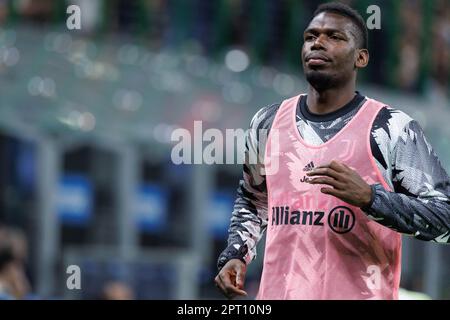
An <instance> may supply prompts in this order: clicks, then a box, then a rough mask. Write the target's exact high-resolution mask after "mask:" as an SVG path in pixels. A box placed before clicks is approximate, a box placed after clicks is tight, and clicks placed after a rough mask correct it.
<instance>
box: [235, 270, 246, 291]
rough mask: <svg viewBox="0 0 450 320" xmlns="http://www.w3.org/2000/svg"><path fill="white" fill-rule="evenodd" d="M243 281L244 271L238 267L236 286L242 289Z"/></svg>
mask: <svg viewBox="0 0 450 320" xmlns="http://www.w3.org/2000/svg"><path fill="white" fill-rule="evenodd" d="M244 283H245V271H244V270H242V268H241V267H238V270H237V274H236V286H237V287H238V289H243V288H244ZM244 292H245V291H244Z"/></svg>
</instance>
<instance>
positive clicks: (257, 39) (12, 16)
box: [0, 0, 450, 95]
mask: <svg viewBox="0 0 450 320" xmlns="http://www.w3.org/2000/svg"><path fill="white" fill-rule="evenodd" d="M319 2H320V1H315V0H314V1H313V0H301V1H293V0H265V1H253V0H252V1H250V0H189V1H181V0H135V1H128V0H108V1H105V0H73V1H66V2H64V1H59V0H2V1H1V2H0V22H1V23H3V24H5V23H10V24H15V23H21V22H34V23H38V24H41V25H52V24H62V23H64V22H65V19H66V18H67V14H66V11H65V10H66V7H67V5H68V4H78V5H79V6H80V8H81V12H82V31H83V32H87V33H96V34H97V33H100V34H104V35H105V34H111V33H116V32H124V33H129V34H131V35H133V36H137V37H139V38H140V39H142V40H143V41H145V42H146V43H147V44H148V46H149V47H151V48H153V49H158V48H162V47H179V46H194V47H196V48H197V49H198V50H199V51H200V52H201V53H203V54H206V55H208V56H211V57H217V56H220V54H222V53H223V51H224V50H226V49H227V48H230V47H239V48H242V49H244V50H246V51H248V52H249V54H250V55H251V56H252V58H253V61H254V62H257V63H260V64H270V65H273V64H278V65H284V66H286V67H288V68H289V67H291V68H296V69H298V68H299V67H300V66H299V65H300V61H299V57H298V54H299V47H300V45H301V39H302V31H303V29H304V28H305V26H306V24H307V23H308V17H310V16H311V14H312V12H313V11H314V9H315V8H316V7H317V5H318V4H319ZM322 2H323V1H322ZM342 2H346V3H348V4H351V5H353V6H354V7H355V8H356V9H358V10H359V11H360V12H361V14H362V15H363V17H366V18H368V17H369V14H368V13H366V10H367V7H368V6H370V5H378V6H379V7H380V8H381V22H382V24H381V30H371V31H370V34H369V36H370V44H371V48H370V49H371V54H372V58H373V59H372V63H371V65H370V67H369V70H368V72H367V74H364V75H363V78H364V79H365V80H367V81H369V82H372V83H376V84H380V85H384V86H389V87H392V88H396V89H402V90H405V91H413V92H422V93H423V92H429V91H435V89H436V90H437V92H439V93H441V94H443V95H447V94H448V92H449V79H450V66H449V61H450V5H449V2H448V0H387V1H381V0H374V1H368V0H359V1H355V0H344V1H342Z"/></svg>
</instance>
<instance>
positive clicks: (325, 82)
mask: <svg viewBox="0 0 450 320" xmlns="http://www.w3.org/2000/svg"><path fill="white" fill-rule="evenodd" d="M305 77H306V80H307V81H308V83H309V84H310V85H311V86H312V87H313V88H314V89H316V91H318V92H322V91H325V90H327V89H330V88H336V87H338V86H339V83H341V81H340V79H338V77H337V76H335V75H333V74H328V73H326V72H321V71H317V70H308V71H307V72H306V73H305Z"/></svg>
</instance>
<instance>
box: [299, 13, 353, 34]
mask: <svg viewBox="0 0 450 320" xmlns="http://www.w3.org/2000/svg"><path fill="white" fill-rule="evenodd" d="M353 28H354V25H353V22H352V21H351V20H350V19H349V18H347V17H344V16H342V15H340V14H337V13H332V12H322V13H320V14H318V15H317V16H315V17H314V19H313V20H312V21H311V22H310V23H309V26H308V27H307V28H306V30H310V29H333V30H339V31H342V32H349V33H350V32H352V31H353Z"/></svg>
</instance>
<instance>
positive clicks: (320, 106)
mask: <svg viewBox="0 0 450 320" xmlns="http://www.w3.org/2000/svg"><path fill="white" fill-rule="evenodd" d="M355 90H356V86H355V83H349V84H348V85H346V86H344V87H339V88H330V89H326V90H323V91H320V92H319V91H317V90H316V89H314V88H313V87H312V86H311V85H309V86H308V97H307V100H306V103H307V105H308V108H309V111H310V112H311V113H314V114H327V113H331V112H334V111H336V110H339V109H340V108H342V107H343V106H345V105H346V104H347V103H349V102H350V101H351V100H352V99H353V98H354V97H355Z"/></svg>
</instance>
